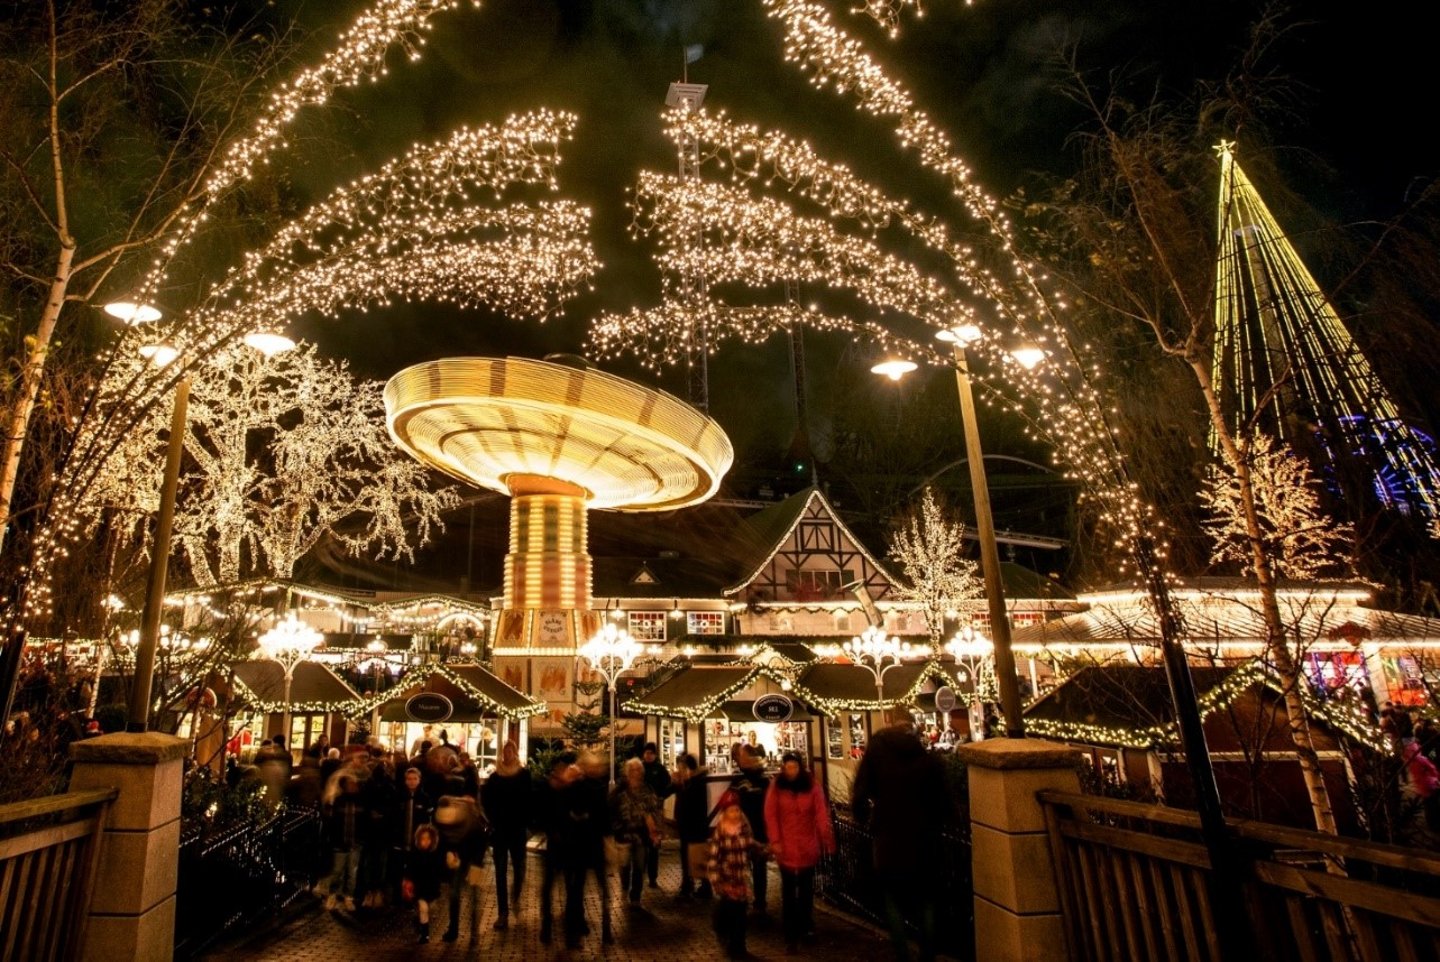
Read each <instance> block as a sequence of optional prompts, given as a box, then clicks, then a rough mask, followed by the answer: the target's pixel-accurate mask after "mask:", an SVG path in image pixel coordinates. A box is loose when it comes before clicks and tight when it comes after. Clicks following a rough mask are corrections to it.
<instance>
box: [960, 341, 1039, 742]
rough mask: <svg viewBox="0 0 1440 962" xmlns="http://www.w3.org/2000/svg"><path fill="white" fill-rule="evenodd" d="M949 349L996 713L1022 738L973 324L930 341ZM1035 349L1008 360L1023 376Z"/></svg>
mask: <svg viewBox="0 0 1440 962" xmlns="http://www.w3.org/2000/svg"><path fill="white" fill-rule="evenodd" d="M935 336H936V337H938V338H939V339H940V340H942V341H946V342H948V343H949V344H950V346H951V348H952V350H953V353H954V355H955V386H956V388H957V390H958V391H959V394H960V420H961V422H962V423H963V425H964V428H965V453H966V461H967V462H968V463H969V465H970V489H971V491H972V493H973V494H974V497H975V529H976V532H977V533H978V534H979V536H980V570H981V571H982V572H983V573H984V575H985V600H986V602H987V603H988V606H989V609H990V631H991V634H992V639H993V642H994V655H995V677H996V683H997V686H998V687H999V689H1000V710H1001V712H1002V713H1003V714H1004V715H1005V734H1006V735H1007V736H1008V737H1010V738H1024V737H1025V720H1024V718H1023V717H1021V714H1020V684H1019V681H1018V679H1017V678H1016V676H1015V654H1014V652H1012V651H1011V650H1010V618H1009V616H1008V615H1007V614H1006V612H1005V585H1004V582H1003V581H1002V579H1001V577H1000V550H999V548H998V547H997V546H996V543H995V522H994V520H993V519H992V517H991V515H990V487H989V483H988V482H987V481H986V478H985V456H984V453H983V452H982V450H981V447H980V424H979V421H978V420H976V417H975V392H974V391H973V390H972V389H971V387H970V365H969V361H968V359H967V358H966V356H965V348H966V347H967V346H969V345H970V344H973V343H975V342H976V341H978V340H979V339H980V336H981V332H980V328H979V327H977V326H976V325H974V324H962V325H960V326H959V327H954V328H950V329H947V330H944V331H940V332H939V333H937V334H936V335H935ZM1037 351H1038V349H1036V348H1032V347H1023V348H1020V349H1019V350H1017V351H1015V352H1014V354H1013V355H1012V356H1013V357H1014V358H1015V360H1016V361H1018V362H1019V363H1020V364H1021V365H1023V366H1024V367H1025V368H1026V369H1027V370H1028V369H1030V368H1033V367H1034V366H1035V365H1036V364H1038V363H1039V362H1040V361H1041V360H1042V359H1043V358H1044V354H1043V352H1039V353H1037Z"/></svg>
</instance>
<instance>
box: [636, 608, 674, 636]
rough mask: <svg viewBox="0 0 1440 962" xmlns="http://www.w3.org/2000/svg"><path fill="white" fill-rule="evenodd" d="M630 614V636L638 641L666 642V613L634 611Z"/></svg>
mask: <svg viewBox="0 0 1440 962" xmlns="http://www.w3.org/2000/svg"><path fill="white" fill-rule="evenodd" d="M629 614H630V634H631V635H632V636H633V637H634V638H635V640H636V641H664V640H665V612H663V611H632V612H630V613H629Z"/></svg>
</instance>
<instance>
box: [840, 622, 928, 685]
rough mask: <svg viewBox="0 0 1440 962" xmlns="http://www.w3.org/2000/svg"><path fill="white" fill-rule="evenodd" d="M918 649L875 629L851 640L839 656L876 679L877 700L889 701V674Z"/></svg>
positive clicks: (867, 629) (869, 629)
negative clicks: (886, 699) (886, 682)
mask: <svg viewBox="0 0 1440 962" xmlns="http://www.w3.org/2000/svg"><path fill="white" fill-rule="evenodd" d="M915 650H916V649H915V646H914V645H912V644H910V642H908V641H901V640H900V639H899V638H896V637H894V636H892V635H887V634H885V629H883V628H877V627H876V626H875V625H871V626H870V627H869V628H866V629H865V630H864V631H863V632H862V633H861V634H860V636H859V637H858V638H851V639H850V640H849V641H847V642H845V644H843V645H840V646H839V647H838V652H837V653H838V654H841V655H844V656H845V657H847V658H849V659H850V661H851V663H852V664H855V665H859V666H860V667H861V668H864V669H865V670H866V671H868V672H870V674H872V675H874V676H875V700H876V701H877V702H883V701H884V700H885V673H886V672H887V671H889V670H890V669H891V668H898V667H899V666H900V665H903V664H904V663H905V659H906V658H909V657H910V656H911V655H912V654H914V653H915Z"/></svg>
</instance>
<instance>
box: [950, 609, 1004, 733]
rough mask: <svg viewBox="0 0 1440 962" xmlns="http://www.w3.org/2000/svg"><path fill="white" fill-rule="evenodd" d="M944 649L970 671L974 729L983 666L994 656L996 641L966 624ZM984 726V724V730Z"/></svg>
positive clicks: (971, 720)
mask: <svg viewBox="0 0 1440 962" xmlns="http://www.w3.org/2000/svg"><path fill="white" fill-rule="evenodd" d="M943 650H944V651H945V653H946V654H948V655H949V656H950V657H951V658H954V659H955V664H956V665H957V666H963V667H964V668H965V670H967V671H969V672H970V681H971V685H970V704H969V706H968V707H969V711H970V725H971V729H972V730H973V729H974V725H975V711H974V708H975V703H976V702H977V701H979V700H980V678H981V677H982V675H981V668H982V667H983V666H984V662H985V659H986V658H992V657H994V655H995V643H994V642H993V641H991V640H990V639H989V638H986V637H985V636H984V635H983V634H981V633H980V632H978V631H976V630H975V628H974V626H973V625H966V626H964V627H963V628H961V629H960V630H959V631H957V632H955V637H953V638H951V639H950V640H949V641H947V642H946V643H945V645H944V648H943ZM957 680H958V681H964V680H965V679H964V678H958V679H957ZM983 727H984V726H983V724H982V726H981V728H982V731H983Z"/></svg>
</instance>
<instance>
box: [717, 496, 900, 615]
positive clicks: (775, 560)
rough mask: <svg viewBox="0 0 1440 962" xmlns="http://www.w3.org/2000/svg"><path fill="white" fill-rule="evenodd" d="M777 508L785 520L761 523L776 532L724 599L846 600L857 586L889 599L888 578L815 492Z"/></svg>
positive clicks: (873, 596)
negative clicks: (763, 550)
mask: <svg viewBox="0 0 1440 962" xmlns="http://www.w3.org/2000/svg"><path fill="white" fill-rule="evenodd" d="M777 509H785V511H786V513H787V514H788V515H789V517H788V518H786V517H777V516H775V515H773V514H772V515H771V516H770V517H767V518H765V519H764V520H763V523H764V524H765V526H767V527H768V528H769V529H770V530H771V531H772V532H773V531H777V530H778V531H780V532H781V533H780V534H779V536H778V538H776V539H775V540H773V541H771V543H770V544H769V545H768V546H767V550H766V552H765V554H764V556H763V558H761V559H760V561H759V563H758V564H756V565H755V566H754V568H753V569H752V570H751V572H750V574H749V575H748V576H747V577H746V578H744V579H743V580H741V581H740V582H739V583H737V584H735V585H732V586H731V587H729V588H727V589H726V590H725V593H726V594H727V595H738V596H740V597H741V598H742V599H743V600H745V601H753V602H787V601H791V602H799V603H806V602H816V601H832V600H833V601H848V600H851V599H852V598H853V595H852V594H851V592H850V590H849V586H850V585H852V584H854V583H860V584H863V585H864V586H865V587H866V588H867V589H868V590H869V592H870V597H871V598H873V599H875V600H880V599H882V598H884V597H886V596H887V595H888V594H889V592H890V590H891V588H892V587H893V584H894V579H893V578H892V577H891V575H890V573H889V572H888V571H886V570H885V569H884V568H883V567H881V565H880V563H879V561H877V560H876V558H875V557H874V556H873V555H872V554H870V552H869V551H868V550H867V549H866V547H865V546H864V545H863V544H861V543H860V540H859V539H858V538H856V537H855V535H854V533H853V532H851V531H850V529H849V528H848V527H846V525H845V522H843V521H841V520H840V516H839V515H838V514H836V513H835V509H834V507H833V506H832V505H831V504H830V502H829V501H828V500H827V499H826V497H825V496H824V495H823V494H822V493H821V492H820V491H819V490H818V489H815V488H811V489H810V490H809V491H808V492H806V493H805V494H804V495H803V496H796V497H794V498H791V499H790V501H787V502H785V503H784V504H782V505H779V506H777ZM784 522H788V523H784Z"/></svg>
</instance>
